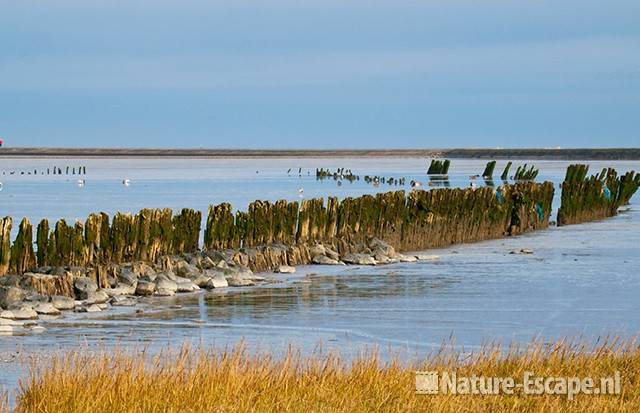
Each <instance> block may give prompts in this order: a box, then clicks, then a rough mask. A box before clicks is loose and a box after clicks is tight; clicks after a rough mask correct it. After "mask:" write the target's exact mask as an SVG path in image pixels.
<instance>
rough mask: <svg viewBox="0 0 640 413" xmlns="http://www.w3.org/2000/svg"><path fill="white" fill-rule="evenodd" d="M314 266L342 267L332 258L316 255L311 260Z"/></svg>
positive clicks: (340, 263)
mask: <svg viewBox="0 0 640 413" xmlns="http://www.w3.org/2000/svg"><path fill="white" fill-rule="evenodd" d="M311 261H312V262H313V263H314V264H319V265H344V263H342V262H340V261H338V260H334V259H333V258H329V257H326V256H324V255H316V256H315V257H313V259H312V260H311Z"/></svg>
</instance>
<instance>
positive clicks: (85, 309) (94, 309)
mask: <svg viewBox="0 0 640 413" xmlns="http://www.w3.org/2000/svg"><path fill="white" fill-rule="evenodd" d="M78 311H79V312H81V313H99V312H100V311H102V308H100V306H99V305H98V304H91V305H87V306H82V307H80V308H79V309H78Z"/></svg>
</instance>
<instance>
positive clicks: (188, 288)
mask: <svg viewBox="0 0 640 413" xmlns="http://www.w3.org/2000/svg"><path fill="white" fill-rule="evenodd" d="M176 284H177V286H178V290H177V291H178V292H179V293H191V292H193V291H194V288H193V283H192V282H191V281H178V282H177V283H176Z"/></svg>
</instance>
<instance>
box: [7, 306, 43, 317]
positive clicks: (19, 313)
mask: <svg viewBox="0 0 640 413" xmlns="http://www.w3.org/2000/svg"><path fill="white" fill-rule="evenodd" d="M11 312H12V313H13V319H14V320H35V319H37V318H38V313H36V312H35V311H34V310H33V308H31V307H29V306H22V307H20V308H18V309H14V310H11Z"/></svg>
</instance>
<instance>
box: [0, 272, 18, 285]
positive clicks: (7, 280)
mask: <svg viewBox="0 0 640 413" xmlns="http://www.w3.org/2000/svg"><path fill="white" fill-rule="evenodd" d="M20 281H22V277H21V276H19V275H16V274H10V275H3V276H0V286H3V287H17V286H19V285H20Z"/></svg>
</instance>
